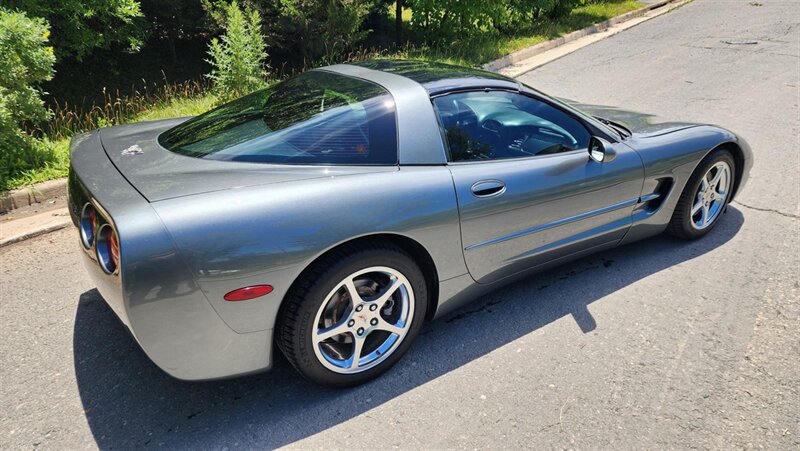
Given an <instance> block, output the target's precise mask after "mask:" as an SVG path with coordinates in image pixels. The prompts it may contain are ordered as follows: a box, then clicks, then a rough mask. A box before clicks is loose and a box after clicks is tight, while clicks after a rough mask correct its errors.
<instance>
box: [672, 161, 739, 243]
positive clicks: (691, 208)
mask: <svg viewBox="0 0 800 451" xmlns="http://www.w3.org/2000/svg"><path fill="white" fill-rule="evenodd" d="M735 169H736V166H735V162H734V159H733V155H731V153H730V151H728V150H727V149H724V148H721V149H717V150H714V151H713V152H711V153H710V154H709V155H708V156H706V157H705V158H704V159H703V161H701V162H700V164H699V165H698V166H697V169H696V170H695V172H694V174H692V176H691V178H690V179H689V181H688V182H687V183H686V188H684V190H683V192H682V193H681V197H680V199H679V200H678V204H677V205H676V206H675V212H674V213H673V215H672V219H671V220H670V223H669V226H668V228H667V231H668V232H669V233H671V234H672V235H675V236H678V237H680V238H685V239H696V238H700V237H701V236H703V235H705V234H706V233H708V231H709V230H711V228H712V227H713V226H714V225H715V224H716V223H717V222H718V221H719V218H720V216H721V215H722V213H723V212H724V211H725V208H726V206H727V204H728V202H730V197H731V193H732V190H733V187H734V185H733V184H734V174H735Z"/></svg>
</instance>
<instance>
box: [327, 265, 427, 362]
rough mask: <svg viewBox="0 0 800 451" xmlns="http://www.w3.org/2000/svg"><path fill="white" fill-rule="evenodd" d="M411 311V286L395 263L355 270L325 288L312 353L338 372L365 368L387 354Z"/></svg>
mask: <svg viewBox="0 0 800 451" xmlns="http://www.w3.org/2000/svg"><path fill="white" fill-rule="evenodd" d="M413 317H414V290H413V288H412V287H411V283H410V282H409V281H408V279H406V277H405V276H404V275H403V274H402V273H400V271H397V270H396V269H392V268H388V267H385V266H373V267H371V268H366V269H362V270H360V271H357V272H355V273H353V274H351V275H349V276H347V277H346V278H345V279H344V280H342V281H341V282H339V283H338V284H337V285H336V287H335V288H334V289H333V290H331V292H330V293H328V296H327V297H326V298H325V301H324V302H323V303H322V305H321V306H320V308H319V310H318V311H317V316H316V318H315V319H314V325H315V326H314V329H313V334H314V336H313V337H312V342H313V345H314V346H313V347H314V354H316V356H317V359H318V360H319V362H320V363H322V365H323V366H325V367H326V368H328V369H329V370H331V371H334V372H336V373H340V374H353V373H360V372H362V371H366V370H368V369H370V368H372V367H374V366H376V365H378V364H380V363H381V362H383V361H384V360H385V359H386V358H387V357H389V356H390V355H391V354H392V353H393V352H394V351H395V350H397V348H398V347H399V346H400V343H401V342H402V341H403V338H405V336H406V334H407V333H408V331H409V328H410V327H411V319H412V318H413Z"/></svg>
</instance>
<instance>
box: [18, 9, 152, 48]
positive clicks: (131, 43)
mask: <svg viewBox="0 0 800 451" xmlns="http://www.w3.org/2000/svg"><path fill="white" fill-rule="evenodd" d="M2 3H3V4H4V5H6V6H7V7H8V8H10V9H13V10H18V11H23V12H25V13H26V14H27V15H28V17H41V18H44V19H45V20H47V23H48V24H49V26H50V27H52V30H53V43H52V44H53V45H54V46H55V48H56V49H55V52H56V55H57V56H58V60H59V61H61V60H62V59H64V58H67V57H74V58H76V59H77V60H78V61H80V60H82V59H83V58H84V57H87V56H89V55H91V53H92V51H93V50H94V49H96V48H109V47H110V46H112V45H115V44H116V45H119V44H121V45H124V46H125V47H127V48H128V49H131V50H137V49H138V48H139V47H140V46H141V45H142V42H143V39H144V37H145V36H146V34H147V33H146V29H147V25H146V23H145V21H144V18H143V17H142V12H141V8H140V5H139V1H138V0H3V2H2Z"/></svg>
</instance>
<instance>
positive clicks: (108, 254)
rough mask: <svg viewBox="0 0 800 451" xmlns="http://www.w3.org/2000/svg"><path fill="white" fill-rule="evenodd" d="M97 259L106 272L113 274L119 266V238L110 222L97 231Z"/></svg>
mask: <svg viewBox="0 0 800 451" xmlns="http://www.w3.org/2000/svg"><path fill="white" fill-rule="evenodd" d="M95 246H96V249H97V261H98V262H99V263H100V267H101V268H103V271H105V272H106V274H113V273H114V272H115V271H116V270H117V268H118V267H119V238H117V232H115V231H114V228H113V227H111V225H110V224H105V225H103V226H102V227H100V230H99V231H98V232H97V244H96V245H95Z"/></svg>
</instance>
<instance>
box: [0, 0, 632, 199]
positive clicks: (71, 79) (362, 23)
mask: <svg viewBox="0 0 800 451" xmlns="http://www.w3.org/2000/svg"><path fill="white" fill-rule="evenodd" d="M640 6H641V5H640V4H639V3H638V2H636V1H635V0H504V1H501V0H485V1H481V2H477V1H474V2H473V1H469V2H467V1H463V0H239V2H237V1H236V0H234V1H232V2H227V1H226V0H172V1H170V2H161V1H158V0H70V1H67V2H51V1H49V0H6V1H4V2H3V6H2V7H0V191H4V190H8V189H14V188H18V187H21V186H26V185H30V184H33V183H36V182H40V181H44V180H49V179H53V178H58V177H63V176H65V175H66V173H67V170H68V167H69V140H70V139H71V137H72V136H74V135H75V134H76V133H80V132H83V131H87V130H92V129H94V128H98V127H107V126H112V125H117V124H122V123H128V122H136V121H145V120H155V119H162V118H169V117H178V116H190V115H196V114H200V113H202V112H204V111H207V110H209V109H211V108H213V107H214V106H216V105H218V104H220V103H222V102H224V101H226V100H229V99H232V98H236V97H238V96H241V95H243V94H246V93H248V92H252V91H253V90H256V89H259V88H261V87H264V86H267V85H268V84H269V83H271V82H273V81H275V80H280V79H282V78H285V77H286V76H289V75H291V74H293V73H297V72H300V71H303V70H305V69H307V68H310V67H313V66H318V65H323V64H332V63H337V62H343V61H352V60H359V59H366V58H375V57H382V58H414V59H423V60H433V61H442V62H448V63H453V64H461V65H468V66H477V65H480V64H484V63H486V62H488V61H491V60H493V59H495V58H498V57H501V56H503V55H505V54H508V53H510V52H513V51H516V50H519V49H522V48H524V47H527V46H530V45H534V44H536V43H539V42H542V41H545V40H548V39H552V38H555V37H558V36H560V35H563V34H565V33H568V32H570V31H574V30H576V29H580V28H583V27H586V26H588V25H591V24H593V23H597V22H600V21H603V20H606V19H608V18H611V17H613V16H616V15H619V14H622V13H624V12H627V11H630V10H633V9H635V8H637V7H640Z"/></svg>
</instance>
